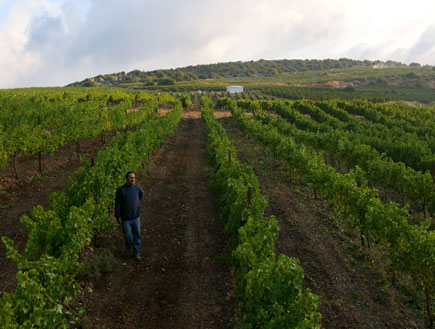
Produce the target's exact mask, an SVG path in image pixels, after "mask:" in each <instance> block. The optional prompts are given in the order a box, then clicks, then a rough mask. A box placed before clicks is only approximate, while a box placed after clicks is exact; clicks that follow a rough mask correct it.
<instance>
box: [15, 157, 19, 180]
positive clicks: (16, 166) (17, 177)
mask: <svg viewBox="0 0 435 329" xmlns="http://www.w3.org/2000/svg"><path fill="white" fill-rule="evenodd" d="M17 158H18V152H17V151H15V152H14V172H15V178H16V179H20V175H19V174H18V159H17Z"/></svg>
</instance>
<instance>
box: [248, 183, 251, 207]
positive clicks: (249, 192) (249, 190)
mask: <svg viewBox="0 0 435 329" xmlns="http://www.w3.org/2000/svg"><path fill="white" fill-rule="evenodd" d="M248 205H252V187H250V186H249V187H248Z"/></svg>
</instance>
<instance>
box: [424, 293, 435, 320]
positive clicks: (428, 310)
mask: <svg viewBox="0 0 435 329" xmlns="http://www.w3.org/2000/svg"><path fill="white" fill-rule="evenodd" d="M424 294H425V296H426V308H427V315H428V317H429V328H431V329H433V317H432V313H431V310H430V296H429V289H428V288H427V287H425V288H424Z"/></svg>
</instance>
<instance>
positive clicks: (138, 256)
mask: <svg viewBox="0 0 435 329" xmlns="http://www.w3.org/2000/svg"><path fill="white" fill-rule="evenodd" d="M134 259H135V260H137V261H138V262H140V260H141V259H142V257H140V254H136V255H134Z"/></svg>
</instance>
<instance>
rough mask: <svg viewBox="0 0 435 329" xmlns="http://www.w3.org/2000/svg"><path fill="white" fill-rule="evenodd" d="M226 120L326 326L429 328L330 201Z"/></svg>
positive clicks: (281, 246) (283, 249) (281, 245)
mask: <svg viewBox="0 0 435 329" xmlns="http://www.w3.org/2000/svg"><path fill="white" fill-rule="evenodd" d="M221 116H222V117H224V115H223V114H221ZM221 123H222V124H224V127H225V129H226V131H227V133H228V136H229V137H230V138H231V139H232V140H233V142H234V143H235V145H236V148H237V150H238V158H239V159H240V160H242V161H246V162H247V163H248V164H250V165H251V166H253V168H254V171H255V172H256V174H257V175H258V177H259V181H260V186H261V190H262V193H263V195H266V197H267V198H268V201H269V204H268V207H267V208H266V216H271V215H275V216H276V217H277V219H278V221H279V223H280V237H279V239H278V242H277V253H283V254H286V255H288V256H291V257H296V258H299V259H300V262H301V266H302V267H303V269H304V271H305V281H304V285H305V287H307V288H310V289H311V290H312V291H313V292H314V293H316V294H317V295H319V296H320V298H321V300H322V305H321V307H320V312H321V313H322V327H323V328H424V318H423V316H422V315H418V314H416V313H417V312H415V311H414V310H413V309H411V308H410V307H408V306H407V305H406V301H405V299H406V298H405V297H404V296H403V295H400V294H399V293H398V292H397V290H396V289H394V288H392V287H391V286H390V285H389V284H388V283H385V282H386V280H385V278H384V276H383V275H382V274H381V271H380V270H379V269H377V268H376V265H375V263H373V262H372V261H371V259H370V258H369V257H368V256H367V252H363V251H362V250H361V248H360V247H359V241H358V240H359V239H358V237H357V236H355V235H353V234H352V233H351V232H347V231H346V230H343V229H341V228H340V227H338V226H337V224H336V223H331V222H328V220H327V219H328V218H329V217H330V216H331V215H333V214H332V212H331V211H330V210H328V209H327V205H326V204H323V203H322V202H321V201H316V200H313V199H312V198H311V197H310V193H309V191H307V188H306V187H305V186H304V185H303V184H301V183H298V182H297V181H299V179H296V180H293V181H291V180H290V179H289V176H288V174H287V173H286V168H285V166H284V165H283V164H282V163H279V162H274V161H273V160H271V159H269V158H268V157H267V156H266V155H265V153H264V152H263V151H262V150H261V147H260V146H259V144H258V143H256V142H255V141H253V140H252V139H251V138H248V137H246V136H244V135H243V134H242V133H241V132H240V131H239V130H238V129H237V127H236V124H235V122H234V121H233V120H231V118H224V119H222V120H221ZM295 181H296V182H295Z"/></svg>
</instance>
